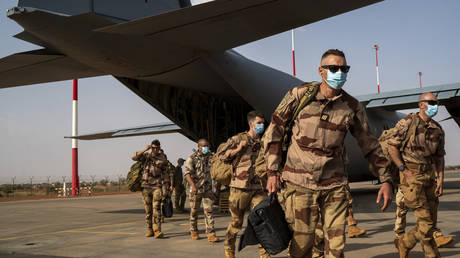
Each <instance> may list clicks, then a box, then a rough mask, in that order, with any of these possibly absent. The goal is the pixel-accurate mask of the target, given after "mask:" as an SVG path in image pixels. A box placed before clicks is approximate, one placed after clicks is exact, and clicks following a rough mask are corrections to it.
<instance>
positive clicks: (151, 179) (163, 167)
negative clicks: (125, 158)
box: [134, 153, 171, 188]
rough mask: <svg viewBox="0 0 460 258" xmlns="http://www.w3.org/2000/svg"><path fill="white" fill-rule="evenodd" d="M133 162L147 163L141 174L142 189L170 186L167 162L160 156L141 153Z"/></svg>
mask: <svg viewBox="0 0 460 258" xmlns="http://www.w3.org/2000/svg"><path fill="white" fill-rule="evenodd" d="M134 160H135V161H147V165H146V166H145V168H144V172H143V173H142V187H143V188H162V186H163V185H165V186H166V187H169V186H170V182H171V177H170V174H169V168H168V161H167V160H166V159H165V158H164V157H162V156H161V155H156V156H152V154H151V153H143V154H141V155H137V156H136V157H135V158H134Z"/></svg>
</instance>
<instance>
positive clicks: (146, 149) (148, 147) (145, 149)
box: [144, 144, 152, 152]
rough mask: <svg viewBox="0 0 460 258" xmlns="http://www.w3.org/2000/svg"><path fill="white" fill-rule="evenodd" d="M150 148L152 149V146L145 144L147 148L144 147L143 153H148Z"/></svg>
mask: <svg viewBox="0 0 460 258" xmlns="http://www.w3.org/2000/svg"><path fill="white" fill-rule="evenodd" d="M150 148H152V145H150V144H147V146H145V148H144V152H146V151H148V150H149V149H150Z"/></svg>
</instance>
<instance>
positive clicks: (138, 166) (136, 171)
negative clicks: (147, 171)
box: [126, 161, 146, 192]
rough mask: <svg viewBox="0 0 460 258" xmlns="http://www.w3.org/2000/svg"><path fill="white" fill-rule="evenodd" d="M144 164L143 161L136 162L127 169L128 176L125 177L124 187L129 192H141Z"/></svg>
mask: <svg viewBox="0 0 460 258" xmlns="http://www.w3.org/2000/svg"><path fill="white" fill-rule="evenodd" d="M145 164H146V162H145V161H137V162H136V163H134V164H133V165H132V166H131V168H130V169H129V172H128V175H127V176H126V185H127V186H128V189H129V190H130V191H131V192H137V191H142V186H141V185H142V173H143V171H144V167H145Z"/></svg>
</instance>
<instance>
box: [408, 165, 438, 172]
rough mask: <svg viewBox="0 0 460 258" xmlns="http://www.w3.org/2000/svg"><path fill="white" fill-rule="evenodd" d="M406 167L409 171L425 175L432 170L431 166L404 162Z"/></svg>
mask: <svg viewBox="0 0 460 258" xmlns="http://www.w3.org/2000/svg"><path fill="white" fill-rule="evenodd" d="M406 167H407V168H408V169H409V170H412V171H417V172H421V173H426V172H430V171H431V170H433V166H432V165H431V164H417V163H411V162H406Z"/></svg>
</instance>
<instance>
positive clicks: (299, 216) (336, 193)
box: [280, 183, 349, 258]
mask: <svg viewBox="0 0 460 258" xmlns="http://www.w3.org/2000/svg"><path fill="white" fill-rule="evenodd" d="M280 195H281V199H282V200H283V202H284V204H285V213H286V220H287V222H288V223H289V224H290V226H291V228H292V230H293V231H294V235H293V238H292V240H291V243H290V245H289V256H290V257H295V258H297V257H299V258H300V257H312V256H313V247H314V243H315V232H317V233H318V234H320V235H324V237H325V238H324V254H325V257H343V249H344V247H345V220H346V214H347V209H348V206H349V202H348V199H349V192H348V189H347V187H346V186H340V187H336V188H334V189H330V190H311V189H307V188H305V187H300V186H295V185H292V184H289V183H288V184H287V185H286V187H285V188H284V189H283V190H282V192H281V193H280ZM318 223H321V224H322V225H323V226H322V232H325V234H323V233H322V232H321V233H319V232H318V227H317V226H318Z"/></svg>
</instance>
